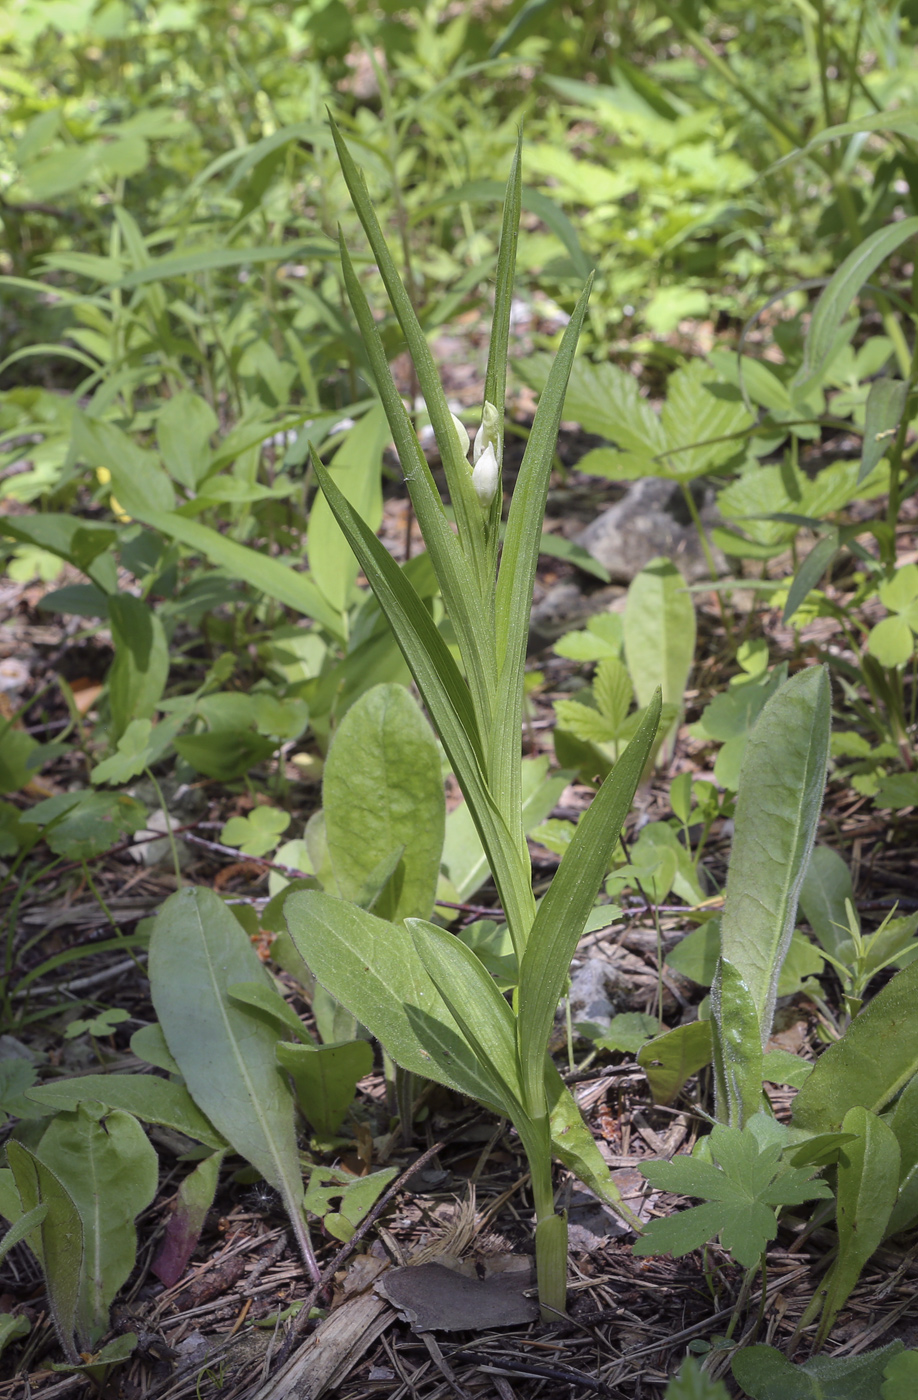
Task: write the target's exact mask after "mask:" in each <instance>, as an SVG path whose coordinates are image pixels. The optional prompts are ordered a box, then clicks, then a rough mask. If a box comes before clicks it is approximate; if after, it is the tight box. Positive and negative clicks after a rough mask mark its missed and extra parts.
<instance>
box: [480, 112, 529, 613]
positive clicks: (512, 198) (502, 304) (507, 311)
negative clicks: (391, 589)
mask: <svg viewBox="0 0 918 1400" xmlns="http://www.w3.org/2000/svg"><path fill="white" fill-rule="evenodd" d="M522 149H523V134H522V132H520V134H519V138H518V140H517V145H516V154H515V155H514V157H513V165H512V166H511V168H510V177H509V179H508V180H507V194H506V198H505V199H504V213H503V219H502V221H501V229H500V247H499V249H498V254H497V276H496V279H495V284H494V315H493V318H492V321H491V342H490V344H489V346H488V368H487V370H486V372H485V403H489V404H492V405H493V407H494V408H496V409H497V421H498V424H499V431H500V436H501V442H503V436H504V402H505V399H506V396H507V356H508V354H509V349H510V315H511V310H512V307H513V280H514V277H515V274H516V249H517V244H518V242H519V233H520V210H521V200H522ZM498 460H499V462H500V463H501V465H502V464H503V451H502V450H501V453H500V456H499V458H498ZM502 509H503V492H502V491H501V490H498V491H497V493H496V495H495V497H494V500H493V501H492V503H491V510H490V514H489V517H488V527H487V532H486V549H485V561H484V569H485V574H486V577H487V580H488V583H489V587H488V595H489V596H491V597H493V580H494V578H495V577H496V575H497V553H498V547H499V543H500V517H501V511H502ZM492 616H493V614H492Z"/></svg>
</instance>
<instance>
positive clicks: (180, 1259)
mask: <svg viewBox="0 0 918 1400" xmlns="http://www.w3.org/2000/svg"><path fill="white" fill-rule="evenodd" d="M224 1155H225V1154H224V1153H223V1152H214V1153H212V1154H211V1155H210V1156H209V1157H205V1158H204V1160H203V1161H202V1162H198V1164H197V1166H196V1167H195V1168H194V1170H193V1171H192V1172H189V1174H188V1176H186V1177H185V1180H184V1181H183V1182H182V1184H181V1186H180V1187H179V1189H178V1193H177V1197H176V1202H175V1207H174V1209H173V1211H172V1214H171V1215H170V1216H169V1219H168V1220H167V1221H166V1233H165V1236H164V1238H163V1242H162V1244H161V1245H160V1248H159V1252H158V1253H157V1255H156V1258H155V1259H154V1260H153V1263H152V1264H151V1265H150V1267H151V1269H152V1270H153V1272H154V1274H155V1275H156V1277H157V1278H158V1279H159V1280H160V1282H161V1283H164V1284H165V1286H166V1287H167V1288H172V1287H173V1285H174V1284H176V1283H178V1281H179V1279H180V1278H181V1277H182V1274H183V1273H184V1272H185V1269H186V1268H187V1266H188V1261H189V1259H190V1258H191V1256H192V1254H193V1253H194V1249H195V1245H196V1244H197V1242H198V1240H199V1239H200V1238H201V1231H202V1230H203V1228H204V1222H205V1220H206V1219H207V1212H208V1211H209V1210H210V1208H211V1206H212V1205H213V1203H214V1196H215V1195H216V1194H217V1186H218V1184H219V1181H220V1168H221V1166H222V1165H223V1158H224Z"/></svg>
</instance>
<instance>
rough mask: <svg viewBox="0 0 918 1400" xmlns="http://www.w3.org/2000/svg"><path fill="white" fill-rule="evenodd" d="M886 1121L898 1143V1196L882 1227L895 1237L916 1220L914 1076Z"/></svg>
mask: <svg viewBox="0 0 918 1400" xmlns="http://www.w3.org/2000/svg"><path fill="white" fill-rule="evenodd" d="M886 1121H887V1122H888V1123H889V1126H890V1127H891V1128H892V1130H893V1132H894V1133H895V1135H896V1141H897V1142H898V1144H899V1194H898V1196H897V1197H896V1204H895V1206H894V1207H893V1212H892V1215H891V1216H890V1217H889V1223H888V1225H887V1226H886V1233H887V1235H896V1234H898V1233H899V1231H900V1230H907V1229H908V1228H909V1226H910V1225H912V1224H914V1222H915V1220H918V1075H916V1077H915V1078H914V1079H912V1080H910V1081H909V1083H908V1084H906V1086H905V1088H904V1089H903V1090H902V1093H901V1094H900V1095H899V1097H898V1099H897V1100H896V1106H895V1108H894V1109H893V1111H892V1113H891V1114H890V1115H889V1117H888V1118H887V1120H886Z"/></svg>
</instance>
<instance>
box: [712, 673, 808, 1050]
mask: <svg viewBox="0 0 918 1400" xmlns="http://www.w3.org/2000/svg"><path fill="white" fill-rule="evenodd" d="M830 706H831V692H830V689H829V679H828V676H827V674H826V671H825V668H824V667H821V666H820V667H814V668H812V669H810V670H806V671H801V672H800V674H799V675H796V676H794V677H793V679H791V680H789V681H787V682H786V683H785V684H784V685H783V686H782V687H781V689H780V690H778V691H777V692H776V693H775V694H774V695H773V696H772V698H771V699H770V700H769V701H768V704H767V705H766V706H765V708H764V710H763V711H762V714H761V715H760V717H759V720H758V722H757V724H756V726H755V728H754V729H753V731H752V734H751V735H750V737H749V742H748V744H747V746H746V752H745V755H744V757H743V766H742V768H741V770H740V782H739V794H738V797H737V803H736V831H735V835H734V838H733V850H732V852H731V855H730V869H729V873H728V876H727V889H726V897H725V904H724V914H723V919H722V920H721V933H720V937H721V954H722V956H723V958H725V959H726V960H727V961H728V962H730V963H731V964H732V965H733V967H734V968H735V969H736V972H737V974H738V976H739V977H740V978H741V980H742V982H743V983H744V984H745V986H746V987H747V988H748V990H749V992H750V994H751V996H752V999H753V1002H754V1005H755V1008H756V1012H757V1014H758V1017H759V1024H760V1027H761V1037H762V1044H763V1046H764V1043H765V1041H766V1040H767V1038H768V1036H769V1035H770V1034H771V1021H772V1016H773V1015H774V1007H775V997H776V995H777V986H778V976H779V974H780V971H781V964H782V963H783V961H784V957H785V954H786V953H787V949H788V946H789V944H790V939H791V934H792V933H793V931H794V918H795V915H796V912H797V899H798V896H799V893H800V886H801V884H802V883H803V877H804V875H805V874H806V868H807V864H808V862H809V858H810V852H811V850H812V849H813V841H814V839H815V836H816V824H817V822H818V820H819V810H820V807H821V806H822V795H823V789H824V788H825V781H826V764H827V762H828V756H829V729H830ZM715 1022H716V1025H717V1036H718V1037H720V1039H721V1040H723V1039H724V1038H725V1037H727V1038H729V1037H730V1030H731V1027H730V1005H729V1002H728V1001H726V1000H725V1002H724V1006H723V1014H722V1015H718V1013H717V1010H716V1008H715ZM744 1029H745V1027H744Z"/></svg>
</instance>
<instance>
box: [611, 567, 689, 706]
mask: <svg viewBox="0 0 918 1400" xmlns="http://www.w3.org/2000/svg"><path fill="white" fill-rule="evenodd" d="M624 639H625V660H626V661H627V663H628V671H629V672H630V675H631V679H632V680H633V681H634V689H635V693H636V695H637V701H638V704H639V705H640V706H642V707H643V706H644V705H647V704H649V703H650V698H651V696H652V695H653V693H654V691H655V690H656V688H657V686H659V687H660V689H661V690H662V693H663V703H664V704H666V703H671V704H673V705H678V706H680V708H681V705H682V697H683V695H684V693H685V687H686V684H687V682H688V678H689V672H690V671H691V669H692V662H693V660H694V658H695V607H694V604H693V602H692V595H691V594H690V593H689V592H688V591H687V588H686V583H685V579H684V578H683V577H682V575H681V574H680V572H679V570H678V569H677V568H676V566H675V564H673V563H672V562H671V560H669V559H652V560H651V561H650V563H649V564H647V565H645V567H644V568H643V569H642V570H641V572H640V573H639V574H638V575H637V577H636V578H635V579H634V581H633V583H632V584H631V586H630V588H629V589H628V597H627V601H626V604H625V615H624Z"/></svg>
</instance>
